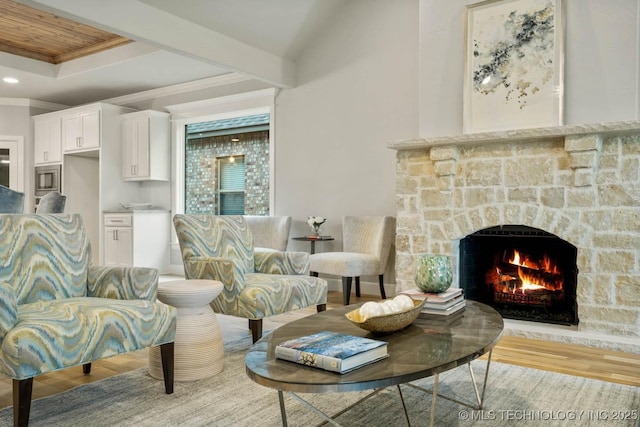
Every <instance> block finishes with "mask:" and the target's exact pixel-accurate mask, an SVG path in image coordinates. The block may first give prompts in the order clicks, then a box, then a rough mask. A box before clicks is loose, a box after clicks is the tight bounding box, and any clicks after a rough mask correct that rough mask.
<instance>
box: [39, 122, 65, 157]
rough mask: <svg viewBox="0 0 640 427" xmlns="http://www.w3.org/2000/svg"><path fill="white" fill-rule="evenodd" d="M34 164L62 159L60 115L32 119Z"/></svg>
mask: <svg viewBox="0 0 640 427" xmlns="http://www.w3.org/2000/svg"><path fill="white" fill-rule="evenodd" d="M33 144H34V164H35V165H36V166H38V165H46V164H50V163H60V162H61V161H62V134H61V129H60V116H58V115H47V116H41V117H34V119H33Z"/></svg>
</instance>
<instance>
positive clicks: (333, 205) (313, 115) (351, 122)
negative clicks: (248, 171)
mask: <svg viewBox="0 0 640 427" xmlns="http://www.w3.org/2000/svg"><path fill="white" fill-rule="evenodd" d="M417 52H418V2H417V1H415V0H396V1H392V2H389V1H386V0H374V1H371V0H352V1H349V2H347V3H346V4H345V7H344V8H343V9H341V10H340V14H339V15H338V16H335V17H334V19H333V20H332V22H331V26H330V27H327V28H325V29H324V31H323V33H322V34H321V35H319V36H318V37H316V39H315V42H314V43H312V44H311V45H310V46H308V47H307V48H306V50H305V52H304V53H303V55H302V56H301V57H300V58H298V60H297V61H296V64H297V69H298V76H297V78H298V80H297V86H296V87H295V88H294V89H288V90H287V89H285V90H282V91H281V92H280V93H279V95H278V97H277V98H276V112H275V116H276V157H275V172H276V176H275V188H276V200H275V214H276V215H291V216H292V217H293V224H292V231H291V235H292V236H296V235H298V236H299V235H305V234H309V232H310V229H309V227H308V226H307V225H306V219H307V217H308V216H310V215H320V216H324V217H326V218H328V220H327V222H326V223H325V224H324V225H323V228H322V232H323V233H324V234H331V235H333V236H337V237H338V239H337V240H336V241H335V242H322V243H318V244H316V250H317V251H323V250H339V249H340V248H341V247H342V242H341V239H340V238H341V221H342V217H343V216H345V215H392V216H395V212H396V207H395V152H394V151H393V150H390V149H388V148H387V144H388V143H389V142H391V141H395V140H398V139H404V138H412V137H415V136H417V130H418V112H417V89H418V87H417V66H418V63H417ZM289 248H292V249H298V250H309V244H308V243H306V242H291V243H290V246H289Z"/></svg>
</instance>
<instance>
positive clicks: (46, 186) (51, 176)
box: [35, 165, 62, 196]
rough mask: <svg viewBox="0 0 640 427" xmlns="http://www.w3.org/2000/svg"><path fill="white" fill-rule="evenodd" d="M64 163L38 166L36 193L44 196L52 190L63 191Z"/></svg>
mask: <svg viewBox="0 0 640 427" xmlns="http://www.w3.org/2000/svg"><path fill="white" fill-rule="evenodd" d="M61 175H62V165H52V166H36V184H35V187H36V188H35V195H36V196H44V195H45V194H47V193H50V192H51V191H59V192H62V187H61V179H62V176H61Z"/></svg>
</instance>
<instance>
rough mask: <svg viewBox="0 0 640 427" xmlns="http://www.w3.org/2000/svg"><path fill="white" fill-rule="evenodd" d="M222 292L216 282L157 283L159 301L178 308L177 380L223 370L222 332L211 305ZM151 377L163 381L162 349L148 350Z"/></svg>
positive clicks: (195, 378) (189, 378)
mask: <svg viewBox="0 0 640 427" xmlns="http://www.w3.org/2000/svg"><path fill="white" fill-rule="evenodd" d="M221 291H222V283H220V282H217V281H215V280H174V281H168V282H162V283H159V284H158V299H159V300H160V301H162V302H163V303H165V304H169V305H171V306H174V307H175V308H176V309H177V315H176V339H175V344H174V380H175V381H194V380H199V379H202V378H208V377H211V376H213V375H216V374H217V373H219V372H220V371H222V364H223V358H224V350H223V345H222V332H221V331H220V325H219V323H218V319H217V318H216V315H215V313H214V312H213V310H212V309H211V306H210V305H209V303H210V302H211V301H213V300H214V299H215V298H216V297H217V296H218V294H220V292H221ZM149 374H150V375H151V376H152V377H154V378H157V379H162V378H163V374H162V359H161V357H160V347H152V348H151V349H150V350H149Z"/></svg>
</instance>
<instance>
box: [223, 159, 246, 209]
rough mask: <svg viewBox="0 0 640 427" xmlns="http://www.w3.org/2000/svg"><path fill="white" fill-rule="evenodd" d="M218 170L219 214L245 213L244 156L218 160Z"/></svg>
mask: <svg viewBox="0 0 640 427" xmlns="http://www.w3.org/2000/svg"><path fill="white" fill-rule="evenodd" d="M216 163H217V168H216V169H217V170H218V180H217V182H218V189H217V196H218V203H217V207H218V212H217V213H218V215H244V195H245V191H244V187H245V186H244V182H245V167H244V156H238V157H236V156H229V157H222V158H218V159H217V160H216Z"/></svg>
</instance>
